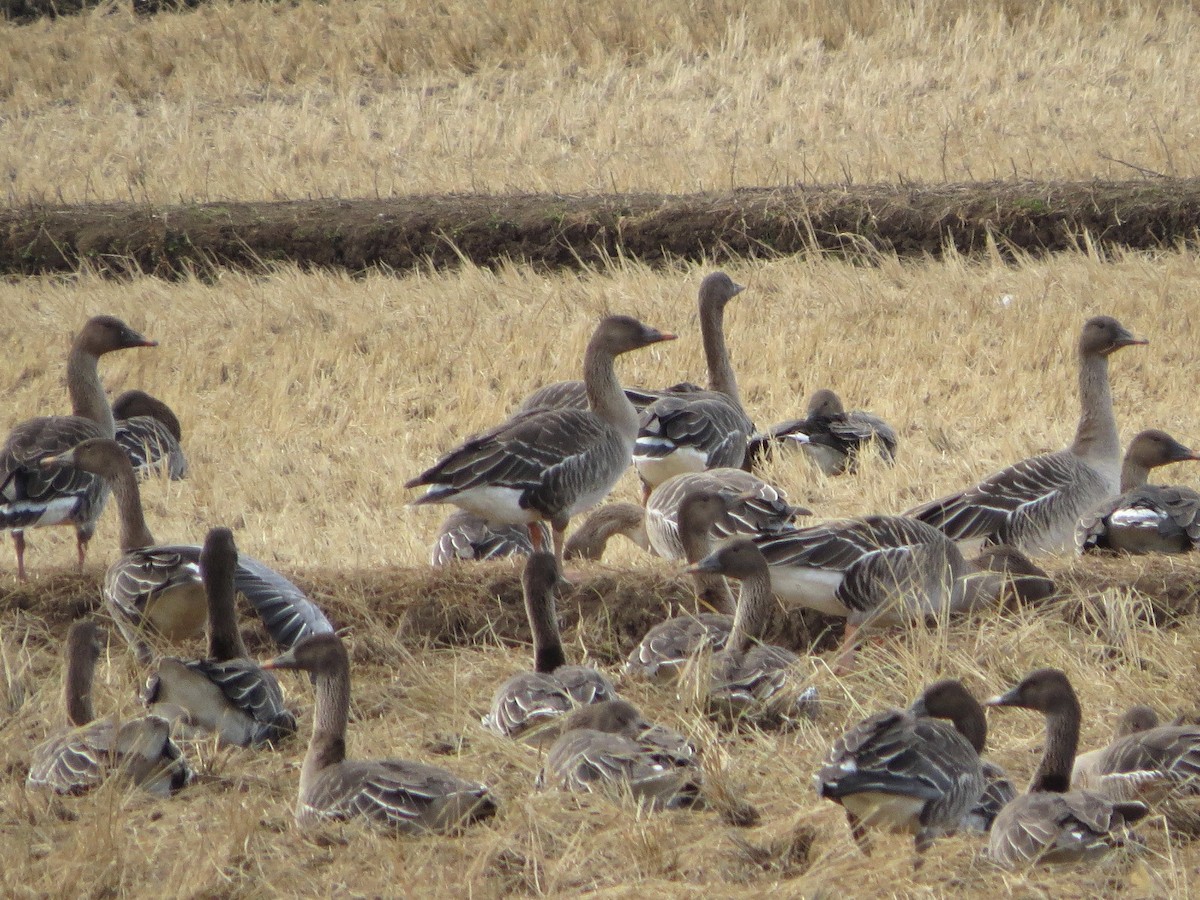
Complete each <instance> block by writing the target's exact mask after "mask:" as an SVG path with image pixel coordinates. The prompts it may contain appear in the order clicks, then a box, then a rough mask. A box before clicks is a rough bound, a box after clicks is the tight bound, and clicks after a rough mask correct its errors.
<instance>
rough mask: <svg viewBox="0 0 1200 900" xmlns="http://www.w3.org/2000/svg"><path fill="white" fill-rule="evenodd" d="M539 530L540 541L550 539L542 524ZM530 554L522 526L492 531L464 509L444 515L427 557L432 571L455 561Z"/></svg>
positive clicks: (531, 546)
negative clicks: (540, 533)
mask: <svg viewBox="0 0 1200 900" xmlns="http://www.w3.org/2000/svg"><path fill="white" fill-rule="evenodd" d="M538 527H539V528H541V529H542V540H543V542H545V541H547V540H549V534H548V533H547V532H546V528H545V525H544V524H543V523H540V522H539V523H538ZM532 552H533V542H532V541H530V540H529V529H528V528H526V527H525V526H523V525H500V526H498V527H496V528H491V527H489V526H488V523H487V522H485V521H484V520H483V519H481V518H479V516H477V515H475V514H474V513H471V512H467V511H466V510H465V509H456V510H455V511H454V512H452V513H450V515H448V516H446V521H444V522H443V523H442V527H441V528H439V529H438V536H437V540H436V541H434V544H433V549H432V550H431V551H430V554H429V564H430V565H431V566H433V567H434V568H435V569H438V568H441V567H442V566H448V565H450V564H451V563H455V562H467V561H472V562H478V561H482V560H486V559H506V558H508V557H510V556H528V555H529V554H530V553H532Z"/></svg>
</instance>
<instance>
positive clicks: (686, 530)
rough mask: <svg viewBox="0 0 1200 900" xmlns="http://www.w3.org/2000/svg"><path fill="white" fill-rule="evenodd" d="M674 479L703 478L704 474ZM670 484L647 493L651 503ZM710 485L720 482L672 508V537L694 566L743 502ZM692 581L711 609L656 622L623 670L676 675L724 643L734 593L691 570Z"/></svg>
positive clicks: (636, 673)
mask: <svg viewBox="0 0 1200 900" xmlns="http://www.w3.org/2000/svg"><path fill="white" fill-rule="evenodd" d="M677 477H680V478H689V477H696V478H702V477H703V475H696V476H690V475H686V476H677ZM671 480H674V479H671ZM668 485H669V482H668V484H664V485H663V486H662V487H660V488H659V489H658V490H656V491H655V492H654V494H652V495H651V497H650V499H651V504H653V502H654V497H655V495H656V494H658V492H659V491H661V490H663V489H664V488H667V487H668ZM714 485H719V482H708V483H707V486H706V484H705V483H701V484H698V485H697V486H696V487H695V488H693V489H692V490H690V491H688V492H687V493H686V494H685V495H684V496H683V498H682V500H681V502H680V503H679V504H678V506H677V508H676V509H675V519H676V522H675V526H676V527H675V530H674V535H675V538H676V540H678V541H679V542H680V544H681V548H682V555H683V556H684V557H685V558H686V559H687V560H688V562H689V563H692V564H696V563H699V562H700V561H701V560H702V559H704V557H706V556H707V555H708V554H709V553H710V552H711V551H712V543H713V542H712V537H713V532H714V531H715V530H716V525H717V523H718V521H720V520H722V519H723V518H724V519H727V520H729V513H730V510H731V509H732V508H733V507H734V505H735V504H737V503H739V502H743V503H744V501H742V500H741V499H740V498H738V497H735V496H732V495H730V494H729V493H727V492H724V491H721V490H720V489H719V487H718V489H716V490H714V489H713V487H714ZM648 509H649V507H648ZM692 579H693V580H694V581H695V585H696V599H697V600H698V601H699V604H700V607H701V608H702V609H704V608H707V609H710V610H715V612H701V613H699V614H696V615H693V614H691V613H688V612H685V613H683V614H682V615H677V616H673V617H672V618H670V619H667V620H666V621H665V622H660V623H658V624H657V625H655V626H654V627H653V628H651V629H650V630H649V631H648V632H646V634H645V636H644V637H643V638H642V640H641V641H640V642H639V643H638V645H637V646H636V647H634V649H633V651H632V652H631V653H630V654H629V658H628V659H627V660H626V661H625V672H626V673H627V674H629V675H632V676H634V677H639V678H647V679H651V680H656V679H657V680H671V679H675V678H678V677H679V676H680V675H681V674H682V673H683V671H684V670H685V669H686V668H687V666H688V663H689V662H690V661H691V660H692V659H693V658H695V657H696V656H697V654H699V653H700V652H701V651H702V650H703V649H705V648H709V649H712V650H720V649H721V648H722V647H724V646H725V642H726V640H728V638H729V633H730V631H731V630H732V629H733V619H734V612H735V610H736V604H735V603H734V599H733V595H732V594H731V593H730V592H729V587H728V585H727V584H726V583H725V579H724V578H723V577H722V576H720V575H711V574H708V573H705V572H694V573H692Z"/></svg>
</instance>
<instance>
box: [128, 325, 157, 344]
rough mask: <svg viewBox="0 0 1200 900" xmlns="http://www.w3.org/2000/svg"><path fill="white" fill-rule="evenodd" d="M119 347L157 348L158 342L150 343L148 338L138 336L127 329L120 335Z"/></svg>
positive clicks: (130, 329)
mask: <svg viewBox="0 0 1200 900" xmlns="http://www.w3.org/2000/svg"><path fill="white" fill-rule="evenodd" d="M121 345H122V346H123V347H157V346H158V341H152V340H150V338H148V337H145V336H144V335H141V334H138V333H137V332H136V331H134V330H133V329H132V328H129V329H127V330H126V332H125V333H124V334H123V335H121Z"/></svg>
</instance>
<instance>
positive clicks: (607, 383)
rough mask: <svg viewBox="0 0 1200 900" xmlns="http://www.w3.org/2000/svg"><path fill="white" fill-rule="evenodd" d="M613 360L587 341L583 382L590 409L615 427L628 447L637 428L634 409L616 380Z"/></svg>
mask: <svg viewBox="0 0 1200 900" xmlns="http://www.w3.org/2000/svg"><path fill="white" fill-rule="evenodd" d="M614 361H615V358H614V356H613V355H612V353H611V352H609V351H608V350H606V349H604V348H602V347H598V346H596V345H594V344H589V345H588V349H587V353H586V354H585V355H584V358H583V384H584V388H585V390H586V392H587V398H588V407H589V408H590V409H591V411H592V412H593V413H595V414H596V415H597V416H599V417H600V418H601V419H603V420H604V421H606V422H608V423H609V424H610V425H612V426H613V427H614V428H616V429H617V430H618V431H619V432H620V433H621V436H622V437H624V438H625V440H626V442H627V443H628V444H629V446H630V448H631V449H632V447H633V442H634V440H635V439H636V438H637V431H638V415H637V410H636V409H634V408H633V404H632V403H630V402H629V398H628V397H626V396H625V391H624V390H623V389H622V387H621V382H620V381H619V380H618V379H617V371H616V366H615V365H614Z"/></svg>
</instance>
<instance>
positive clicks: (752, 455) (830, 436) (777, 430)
mask: <svg viewBox="0 0 1200 900" xmlns="http://www.w3.org/2000/svg"><path fill="white" fill-rule="evenodd" d="M785 443H797V444H799V445H800V446H801V448H802V449H803V450H804V453H805V455H807V456H808V457H809V459H811V460H812V461H813V462H815V463H816V464H817V467H818V468H820V470H821V471H822V472H824V473H825V474H826V475H841V474H843V473H845V472H853V471H854V470H855V468H856V466H857V463H858V458H859V456H860V455H861V454H862V453H863V452H864V451H865V450H866V449H867V448H868V447H870V446H871V445H872V444H874V445H875V446H876V447H878V448H879V455H880V457H881V458H882V459H883V461H884V462H886V463H894V462H895V461H896V447H897V445H898V444H899V438H898V437H897V436H896V429H894V428H893V427H892V426H891V425H889V424H888V423H887V422H885V421H884V420H883V419H881V418H879V416H876V415H872V414H871V413H869V412H863V411H862V410H858V409H855V410H851V411H850V412H846V407H845V406H844V405H843V404H842V400H841V398H840V397H839V396H838V395H837V394H835V393H834V392H833V391H831V390H828V389H822V390H819V391H815V392H814V393H813V395H812V396H811V397H810V398H809V400H808V411H807V413H806V414H805V417H804V418H803V419H793V420H791V421H788V422H781V423H780V424H778V425H773V426H772V427H770V428H768V429H767V430H766V431H765V432H764V433H762V434H758V435H755V436H754V437H752V438H751V439H750V446H749V448H748V449H747V451H746V457H747V459H748V460H749V461H750V463H751V465H753V464H754V463H756V462H757V460H758V459H759V458H761V457H762V456H763V455H764V454H765V453H766V451H767V448H768V447H770V446H772V445H775V446H778V445H781V444H785Z"/></svg>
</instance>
